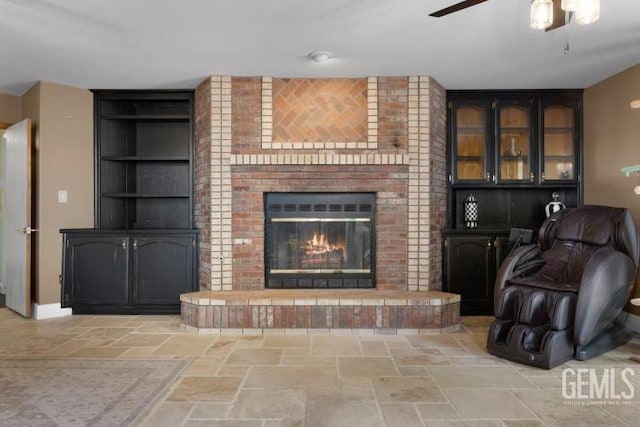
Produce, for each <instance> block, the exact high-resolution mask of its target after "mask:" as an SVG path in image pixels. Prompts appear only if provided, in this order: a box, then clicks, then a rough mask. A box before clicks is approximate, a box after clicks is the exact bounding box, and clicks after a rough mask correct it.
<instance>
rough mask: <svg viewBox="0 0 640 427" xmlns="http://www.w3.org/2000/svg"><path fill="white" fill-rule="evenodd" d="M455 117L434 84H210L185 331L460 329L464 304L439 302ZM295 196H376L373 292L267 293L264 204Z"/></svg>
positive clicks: (199, 112)
mask: <svg viewBox="0 0 640 427" xmlns="http://www.w3.org/2000/svg"><path fill="white" fill-rule="evenodd" d="M445 109H446V106H445V91H444V89H443V88H442V87H441V86H440V85H439V84H438V83H437V82H436V81H435V80H433V79H432V78H430V77H424V76H415V77H369V78H356V79H345V78H341V79H307V78H295V79H284V78H271V77H226V76H214V77H211V78H209V79H207V80H206V81H204V82H203V83H201V84H200V85H199V86H198V88H197V89H196V136H195V137H196V141H195V146H196V153H195V155H196V159H195V190H196V191H195V192H196V206H195V216H196V225H197V227H198V228H199V229H200V248H199V256H200V259H199V282H200V286H201V289H202V292H198V293H194V294H187V295H183V297H182V317H183V322H184V323H185V324H186V325H187V326H192V327H195V328H198V329H217V328H231V327H232V328H238V329H256V328H258V329H264V328H285V329H286V328H301V327H307V328H329V329H330V328H336V327H337V328H345V327H346V328H353V329H357V328H373V329H376V328H391V329H394V328H398V329H399V328H410V329H430V328H435V329H442V328H448V327H452V326H454V325H456V324H457V319H458V311H459V297H458V296H456V295H452V294H447V293H443V292H439V291H440V289H441V270H442V268H441V256H442V255H441V238H440V232H441V230H442V229H443V227H444V225H445V224H444V220H445V215H444V214H445V212H444V211H445V206H446V204H445V197H446V165H445V162H446V152H445V150H446V129H445ZM287 193H300V194H316V193H324V194H341V193H368V194H372V195H373V197H374V200H375V216H374V218H375V219H374V220H373V223H374V224H372V225H373V226H374V227H375V234H374V235H375V242H374V244H375V255H374V259H373V260H372V263H371V264H372V266H374V268H375V271H374V272H373V273H374V276H375V281H374V284H375V289H367V290H357V291H356V290H354V289H339V290H316V289H314V290H308V289H295V290H282V291H280V293H278V291H277V290H273V289H265V278H266V277H267V276H268V274H267V273H268V272H267V271H265V266H266V265H267V264H268V263H266V262H265V258H264V256H265V231H266V230H267V231H268V229H267V227H266V223H265V204H264V202H265V197H266V195H268V194H287ZM325 217H326V215H325ZM323 218H324V217H323ZM289 226H290V227H293V226H291V225H289ZM281 270H283V271H285V273H286V269H281ZM304 283H307V282H304ZM292 287H294V288H304V287H305V286H292ZM345 287H346V288H350V287H353V288H360V287H361V286H357V285H356V286H345ZM356 311H357V315H356ZM276 313H277V314H276ZM283 313H284V314H283ZM314 313H315V314H314ZM363 313H365V314H363ZM384 313H386V315H385V314H384ZM378 314H379V316H378ZM354 316H355V317H354ZM354 318H355V319H358V320H357V321H355V320H354ZM313 319H315V321H314V320H313ZM336 319H341V320H339V321H338V320H336ZM345 319H346V320H345ZM363 319H364V320H363ZM429 322H430V323H429Z"/></svg>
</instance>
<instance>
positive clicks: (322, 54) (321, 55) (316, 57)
mask: <svg viewBox="0 0 640 427" xmlns="http://www.w3.org/2000/svg"><path fill="white" fill-rule="evenodd" d="M309 58H310V59H312V60H313V61H315V62H325V61H328V60H329V59H331V52H327V51H325V50H316V51H314V52H311V53H310V54H309Z"/></svg>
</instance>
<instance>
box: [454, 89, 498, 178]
mask: <svg viewBox="0 0 640 427" xmlns="http://www.w3.org/2000/svg"><path fill="white" fill-rule="evenodd" d="M451 109H452V111H451V112H452V115H451V118H452V121H453V126H452V133H453V135H452V137H453V138H452V141H453V142H454V144H453V147H452V149H453V152H452V157H453V167H452V169H453V170H452V173H453V178H454V181H482V182H484V181H486V180H487V179H489V180H490V174H489V171H488V164H487V161H488V158H489V153H488V152H487V150H488V141H489V126H488V123H489V119H490V113H491V103H490V102H489V101H478V102H464V103H453V105H452V106H451ZM488 176H489V178H487V177H488Z"/></svg>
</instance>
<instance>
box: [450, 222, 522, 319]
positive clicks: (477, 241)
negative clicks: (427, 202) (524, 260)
mask: <svg viewBox="0 0 640 427" xmlns="http://www.w3.org/2000/svg"><path fill="white" fill-rule="evenodd" d="M508 250H509V241H508V238H507V237H506V236H501V235H497V234H482V235H469V234H463V235H455V233H454V234H451V235H448V234H447V233H445V236H444V251H443V255H444V256H443V262H444V278H443V285H444V286H443V290H445V291H447V292H453V293H456V294H460V299H461V300H460V313H461V314H463V315H492V314H493V287H494V284H495V279H496V272H497V271H498V267H499V266H500V263H501V262H502V260H503V259H504V257H505V256H506V255H507V253H508Z"/></svg>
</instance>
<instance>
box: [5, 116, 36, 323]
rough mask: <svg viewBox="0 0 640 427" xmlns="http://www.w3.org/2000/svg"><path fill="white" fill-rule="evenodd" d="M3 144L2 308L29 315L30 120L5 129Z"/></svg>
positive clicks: (30, 229) (30, 230)
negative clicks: (3, 242)
mask: <svg viewBox="0 0 640 427" xmlns="http://www.w3.org/2000/svg"><path fill="white" fill-rule="evenodd" d="M3 142H4V205H3V208H4V210H3V215H2V218H3V223H4V224H3V226H4V236H5V245H4V249H5V259H6V265H5V267H6V269H5V270H4V271H5V278H6V283H5V289H6V305H7V307H9V308H10V309H12V310H14V311H16V312H18V313H20V314H21V315H23V316H25V317H30V316H31V232H32V231H34V230H33V229H32V228H31V225H32V224H31V120H30V119H26V120H23V121H21V122H20V123H16V124H15V125H13V126H11V127H9V128H8V129H7V130H6V131H5V133H4V137H3Z"/></svg>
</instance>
